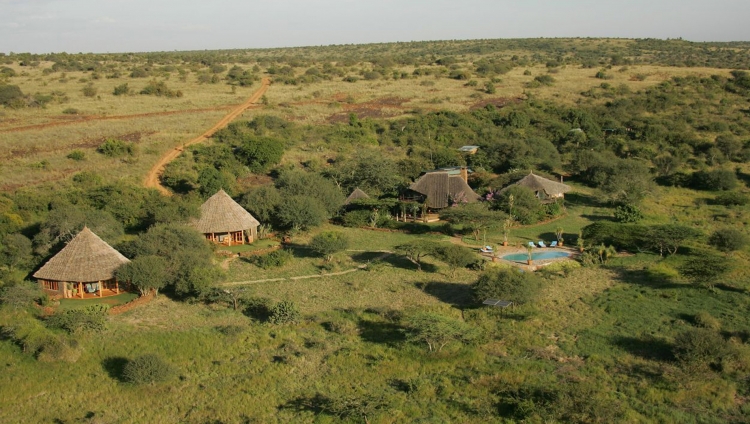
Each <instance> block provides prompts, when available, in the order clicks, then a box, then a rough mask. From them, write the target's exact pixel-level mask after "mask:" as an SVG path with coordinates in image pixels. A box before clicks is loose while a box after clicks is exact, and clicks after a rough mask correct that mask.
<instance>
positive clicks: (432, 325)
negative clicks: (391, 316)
mask: <svg viewBox="0 0 750 424" xmlns="http://www.w3.org/2000/svg"><path fill="white" fill-rule="evenodd" d="M401 324H402V325H403V326H404V333H405V334H406V340H408V341H410V342H414V343H426V344H427V347H428V349H429V351H430V352H440V351H441V350H442V349H443V348H444V347H445V346H446V345H447V344H448V343H450V342H461V343H469V342H471V341H473V340H475V339H476V338H477V337H478V336H479V331H478V330H477V329H476V328H474V327H472V326H470V325H469V324H467V323H465V322H463V321H459V320H456V319H453V318H449V317H446V316H443V315H440V314H437V313H434V312H421V313H418V314H415V315H411V316H408V317H406V318H404V319H403V320H402V321H401Z"/></svg>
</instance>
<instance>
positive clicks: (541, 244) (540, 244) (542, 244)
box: [537, 240, 547, 247]
mask: <svg viewBox="0 0 750 424" xmlns="http://www.w3.org/2000/svg"><path fill="white" fill-rule="evenodd" d="M537 244H539V247H547V245H546V244H544V240H539V242H537Z"/></svg>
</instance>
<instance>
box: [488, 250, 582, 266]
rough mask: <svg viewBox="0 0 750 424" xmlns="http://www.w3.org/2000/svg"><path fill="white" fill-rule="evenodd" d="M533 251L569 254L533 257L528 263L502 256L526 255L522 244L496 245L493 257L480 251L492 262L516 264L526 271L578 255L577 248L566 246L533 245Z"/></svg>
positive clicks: (571, 258) (526, 252)
mask: <svg viewBox="0 0 750 424" xmlns="http://www.w3.org/2000/svg"><path fill="white" fill-rule="evenodd" d="M533 252H566V253H568V254H569V255H568V256H563V257H560V258H551V259H535V260H534V261H533V262H532V264H531V265H528V264H527V263H526V261H524V262H517V261H510V260H507V259H503V256H507V255H512V254H514V253H519V254H523V255H527V254H528V251H527V250H526V247H522V246H498V247H497V250H496V251H495V256H494V257H493V256H492V254H490V253H481V255H482V257H483V258H484V259H485V260H488V261H493V262H500V263H506V264H509V265H513V266H517V267H519V268H521V269H523V270H526V271H536V270H538V269H539V268H542V267H545V266H547V265H549V264H551V263H555V262H560V261H569V260H573V259H574V258H575V257H577V256H578V255H580V253H579V252H578V249H576V248H573V247H568V246H563V247H535V248H534V250H533Z"/></svg>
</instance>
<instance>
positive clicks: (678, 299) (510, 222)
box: [0, 39, 750, 423]
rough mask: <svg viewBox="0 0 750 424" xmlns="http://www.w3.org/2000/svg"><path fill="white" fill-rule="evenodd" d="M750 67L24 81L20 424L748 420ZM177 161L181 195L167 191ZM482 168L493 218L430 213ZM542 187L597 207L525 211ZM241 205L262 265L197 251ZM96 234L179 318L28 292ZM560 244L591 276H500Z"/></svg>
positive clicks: (623, 55)
mask: <svg viewBox="0 0 750 424" xmlns="http://www.w3.org/2000/svg"><path fill="white" fill-rule="evenodd" d="M749 48H750V46H748V44H747V43H690V42H686V41H683V40H666V41H665V40H652V39H643V40H595V39H591V40H588V39H587V40H582V39H580V40H578V39H555V40H478V41H450V42H414V43H399V44H373V45H366V46H328V47H310V48H292V49H268V50H233V51H224V52H211V51H195V52H163V53H144V54H128V55H120V54H106V55H93V54H77V55H70V54H49V55H31V54H8V55H2V56H0V62H2V63H0V81H2V82H0V105H2V106H1V107H2V110H1V111H0V118H2V120H1V121H0V145H2V146H3V147H4V149H3V150H2V153H0V162H1V164H2V167H0V190H1V191H2V193H0V332H1V335H2V337H0V358H2V360H3V364H4V372H3V373H2V375H0V394H2V395H3V396H2V399H5V400H4V401H0V405H3V407H0V421H4V422H5V421H7V422H17V421H19V420H24V421H30V422H53V421H54V422H79V421H80V422H250V421H258V422H307V421H309V422H335V421H336V422H337V421H344V422H394V421H396V422H415V421H423V422H495V421H502V422H506V421H507V422H657V421H658V422H706V423H711V422H737V423H739V422H744V421H745V420H746V417H747V416H748V414H750V404H748V402H747V399H748V397H749V396H750V389H749V388H748V385H747V381H748V378H750V344H749V338H750V337H749V333H748V329H750V318H749V317H748V315H747V313H746V311H747V309H748V307H750V296H749V295H748V290H750V285H749V284H748V281H750V280H749V278H750V274H749V273H748V271H747V270H748V269H749V268H748V264H749V263H750V262H749V261H750V256H748V254H749V252H748V234H747V225H748V223H749V222H750V214H749V213H748V210H747V204H748V203H749V202H750V194H748V185H747V184H748V181H750V168H748V161H750V124H748V121H747V119H746V115H747V96H748V95H749V94H750V76H749V75H750V74H749V73H748V69H750V54H748V51H750V50H748V49H749ZM698 66H701V67H698ZM264 77H268V78H271V79H272V81H273V85H272V86H271V88H270V89H269V91H268V92H267V93H266V96H265V97H264V99H263V100H262V101H261V102H260V104H258V105H257V107H256V108H253V109H250V110H248V111H247V112H245V113H244V114H243V116H242V117H241V118H239V119H237V120H235V122H233V123H232V124H231V125H229V126H228V127H227V128H225V129H223V130H220V131H218V132H217V133H215V134H214V135H213V136H212V137H211V138H210V139H208V140H206V142H204V143H199V144H196V145H193V146H190V147H187V148H185V147H184V146H183V145H182V143H184V142H185V140H190V139H192V138H194V137H195V136H196V135H198V134H201V133H202V132H203V131H205V129H206V128H210V127H211V126H212V125H213V124H214V123H215V122H216V121H218V120H219V119H220V118H221V117H222V116H224V115H225V114H226V108H227V107H229V106H231V105H235V104H239V103H241V102H242V101H244V99H246V98H247V97H248V96H249V95H250V93H251V92H253V91H254V90H255V89H257V85H258V81H259V80H260V78H264ZM71 111H74V112H75V113H74V112H71ZM464 145H475V146H478V147H479V148H478V151H477V152H476V153H475V154H464V153H461V152H459V150H458V148H459V147H461V146H464ZM32 146H33V147H32ZM175 148H177V149H180V150H181V155H180V156H179V158H178V159H176V160H175V161H173V162H171V163H169V164H168V165H167V167H166V169H165V170H164V172H163V174H162V175H161V182H162V183H163V184H164V186H166V187H167V188H168V189H169V190H171V191H172V192H173V195H172V196H168V197H167V196H162V195H160V194H159V193H158V192H157V191H155V190H148V189H144V188H142V187H141V179H142V178H143V175H145V173H146V171H147V170H148V169H149V168H150V167H151V166H152V165H153V164H154V163H156V161H157V160H158V159H157V158H159V157H160V156H161V155H162V154H163V153H165V152H168V151H171V150H173V149H175ZM464 166H466V167H468V168H470V169H471V171H472V172H471V173H470V174H469V176H468V184H469V185H470V186H471V187H472V189H473V190H474V191H475V192H476V193H477V194H478V195H479V196H480V197H481V201H479V202H476V203H468V200H467V198H466V196H465V194H466V193H463V195H461V194H460V193H459V194H458V195H453V196H451V198H450V203H451V205H450V206H449V207H447V208H444V209H442V210H439V211H436V210H429V208H428V207H427V206H426V203H423V202H421V201H416V200H410V199H411V197H409V196H407V194H408V191H407V190H406V188H407V187H409V185H410V184H411V183H412V182H413V181H414V180H415V179H416V178H418V177H419V176H420V174H421V173H422V172H423V171H426V170H431V169H436V168H443V167H464ZM532 171H533V172H534V174H536V175H539V176H542V177H546V178H548V179H550V180H553V181H560V179H561V177H560V176H563V177H564V180H565V181H564V182H565V184H568V185H569V186H571V188H572V190H571V191H570V192H568V193H566V194H565V198H564V199H558V200H554V199H548V200H549V201H545V202H540V200H539V198H538V197H537V196H538V193H536V192H534V191H532V190H531V189H528V188H525V187H517V186H514V187H512V188H510V189H507V190H504V191H502V192H500V191H499V190H500V189H501V188H504V187H507V186H508V185H510V184H512V183H514V182H516V181H518V180H520V179H521V178H523V177H525V176H526V175H528V174H529V172H532ZM356 188H359V189H360V190H362V191H363V192H364V193H365V194H366V195H367V197H360V198H359V199H356V200H354V201H351V202H348V203H347V204H344V203H345V199H346V196H348V195H349V194H350V193H352V192H353V191H354V190H355V189H356ZM220 189H223V190H225V191H226V192H227V193H229V194H230V195H231V196H232V197H233V198H234V199H236V200H237V201H238V202H239V203H240V204H241V205H242V206H243V207H245V208H246V209H247V210H249V211H250V212H251V213H252V214H253V215H254V216H255V217H256V218H257V219H258V220H259V221H260V222H261V223H262V224H263V226H262V227H261V228H260V229H259V231H258V238H260V239H261V240H257V241H256V242H255V243H254V244H253V245H250V246H231V247H228V248H223V247H222V248H216V247H215V246H211V245H209V244H208V243H207V242H206V240H205V237H204V236H203V235H202V234H200V233H198V232H196V231H195V230H194V229H193V228H191V227H190V225H189V223H190V222H191V219H193V218H195V217H197V216H198V214H199V208H198V207H199V205H200V204H201V203H202V201H203V200H205V199H206V198H208V197H209V196H211V195H213V194H214V193H216V192H217V191H218V190H220ZM438 216H439V218H440V221H439V222H429V221H431V220H432V219H434V218H436V217H438ZM84 225H85V226H87V227H88V228H90V229H91V230H92V231H93V232H95V233H96V234H97V235H99V236H100V237H101V238H102V239H104V240H105V241H107V242H108V243H109V244H110V245H112V246H114V247H115V248H116V249H117V250H118V251H120V252H121V253H122V254H124V255H125V256H127V257H128V258H129V259H130V260H131V262H130V263H129V264H127V265H125V266H123V267H121V268H120V269H119V270H118V271H117V275H118V277H119V278H120V280H128V281H130V282H131V283H132V284H133V291H134V293H130V294H128V295H127V296H129V297H128V299H130V298H131V297H135V296H137V295H138V294H148V293H158V296H156V297H155V298H154V299H153V300H151V301H150V302H149V303H145V304H142V305H139V306H138V307H136V308H135V309H133V310H129V311H127V312H124V313H122V314H117V315H110V314H109V303H107V300H108V299H109V298H102V299H90V300H89V299H87V300H70V299H64V300H62V301H58V300H56V299H50V298H49V296H48V295H47V294H45V293H43V292H42V291H41V290H40V289H39V288H38V286H37V285H36V284H34V283H33V282H31V281H29V280H30V279H31V278H30V277H31V275H32V274H33V272H34V271H35V270H37V269H39V267H40V266H41V265H42V264H43V263H44V262H45V261H46V260H48V259H49V258H50V257H51V256H52V255H54V254H55V253H56V252H58V251H59V250H60V249H61V248H62V247H63V246H65V244H66V243H67V242H68V241H70V240H71V238H72V237H73V236H75V234H77V233H78V232H79V231H80V230H81V229H82V228H83V226H84ZM553 240H554V241H558V243H560V244H564V249H569V250H567V251H568V252H570V253H572V254H574V255H575V256H574V259H572V260H571V259H565V260H561V261H556V262H553V263H551V264H547V263H546V262H545V261H544V260H539V261H534V262H535V266H539V267H540V269H538V270H537V271H536V272H532V271H531V269H530V268H529V267H526V266H525V265H524V267H523V269H521V268H519V267H518V266H516V265H511V264H510V263H509V262H507V261H504V260H502V259H501V256H502V255H504V254H505V253H506V252H508V253H511V252H512V253H518V252H522V253H524V252H525V250H524V248H525V246H528V243H529V242H533V243H537V242H539V241H545V242H550V241H553ZM280 244H281V245H282V248H278V246H279V245H280ZM502 244H507V246H505V247H501V245H502ZM479 247H482V248H483V250H484V251H485V252H486V253H484V254H483V255H480V254H479ZM487 247H489V248H490V249H487ZM530 249H531V248H530ZM490 252H491V253H490ZM524 254H525V253H524ZM488 298H494V299H501V300H508V301H512V302H513V305H512V306H510V307H508V308H506V309H502V310H501V309H498V308H495V307H488V306H482V302H483V301H484V300H486V299H488ZM115 304H117V302H116V301H113V303H112V305H115ZM82 393H84V394H85V395H81V394H82ZM104 399H109V400H112V399H116V400H117V401H116V402H111V401H107V402H104V403H102V402H103V401H102V400H104ZM42 404H43V405H44V407H40V406H39V405H42ZM196 405H198V406H196ZM201 405H202V406H201Z"/></svg>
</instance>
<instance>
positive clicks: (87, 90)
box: [81, 84, 97, 97]
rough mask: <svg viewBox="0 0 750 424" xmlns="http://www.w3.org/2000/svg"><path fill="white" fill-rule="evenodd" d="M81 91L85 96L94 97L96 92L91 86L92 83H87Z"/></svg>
mask: <svg viewBox="0 0 750 424" xmlns="http://www.w3.org/2000/svg"><path fill="white" fill-rule="evenodd" d="M81 91H82V92H83V95H84V96H86V97H94V96H96V93H97V89H96V87H94V86H93V84H88V85H87V86H85V87H83V88H82V89H81Z"/></svg>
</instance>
